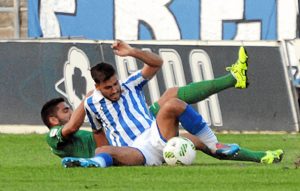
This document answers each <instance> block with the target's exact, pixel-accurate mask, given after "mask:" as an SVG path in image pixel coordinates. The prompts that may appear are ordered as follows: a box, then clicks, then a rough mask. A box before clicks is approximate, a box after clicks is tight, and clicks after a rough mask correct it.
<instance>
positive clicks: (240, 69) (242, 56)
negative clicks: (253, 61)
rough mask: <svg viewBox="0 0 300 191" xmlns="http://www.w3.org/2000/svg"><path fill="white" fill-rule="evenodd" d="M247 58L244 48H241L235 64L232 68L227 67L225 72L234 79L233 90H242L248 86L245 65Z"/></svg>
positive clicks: (246, 64)
mask: <svg viewBox="0 0 300 191" xmlns="http://www.w3.org/2000/svg"><path fill="white" fill-rule="evenodd" d="M247 60H248V56H247V52H246V50H245V48H244V47H243V46H241V47H240V49H239V57H238V60H237V61H236V63H234V64H233V65H232V66H230V67H227V68H226V70H227V71H230V72H231V74H232V75H233V76H234V78H235V79H236V81H237V82H236V84H235V88H239V89H244V88H247V86H248V81H247V80H248V79H247V68H248V67H247V66H248V63H247Z"/></svg>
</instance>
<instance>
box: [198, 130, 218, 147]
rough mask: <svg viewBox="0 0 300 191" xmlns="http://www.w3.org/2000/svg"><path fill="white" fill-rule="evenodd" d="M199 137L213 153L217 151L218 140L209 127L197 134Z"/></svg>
mask: <svg viewBox="0 0 300 191" xmlns="http://www.w3.org/2000/svg"><path fill="white" fill-rule="evenodd" d="M196 136H197V137H199V139H200V140H201V141H202V142H203V143H204V144H205V145H206V146H207V147H208V148H209V149H210V150H211V151H212V152H215V151H216V150H217V147H216V144H217V143H218V139H217V137H216V135H215V134H214V132H213V131H212V130H211V128H209V127H208V126H205V127H204V128H203V129H202V130H201V131H200V132H199V133H197V134H196Z"/></svg>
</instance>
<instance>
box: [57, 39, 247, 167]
mask: <svg viewBox="0 0 300 191" xmlns="http://www.w3.org/2000/svg"><path fill="white" fill-rule="evenodd" d="M112 47H113V49H114V52H115V54H116V55H118V56H133V57H135V58H137V59H140V60H141V61H143V62H144V63H145V65H144V67H143V68H142V70H139V71H137V72H136V73H134V74H132V75H131V76H130V77H129V78H128V79H127V80H126V81H125V82H123V83H120V82H119V80H118V77H117V76H116V74H115V70H114V68H113V67H112V66H111V65H109V64H106V63H100V64H97V65H96V66H94V67H93V68H92V69H91V75H92V78H93V79H94V81H95V83H96V85H95V86H96V90H95V91H94V93H93V95H92V96H89V97H88V98H87V99H86V101H85V109H86V113H87V115H88V118H89V121H90V123H91V126H92V129H93V132H94V138H95V141H96V144H97V146H99V148H98V149H97V152H98V153H100V154H99V155H97V156H98V157H95V159H94V160H93V163H95V164H96V166H97V164H99V165H100V166H101V167H105V166H109V165H112V161H113V159H114V160H115V161H114V162H115V163H116V164H123V165H143V164H144V165H160V164H161V163H162V162H163V157H162V150H163V147H164V146H165V143H166V141H167V140H169V139H170V138H172V137H174V136H177V135H178V123H179V122H180V123H181V124H182V126H183V128H184V129H186V130H187V131H188V132H189V133H191V134H193V135H194V136H196V137H197V138H198V139H199V140H201V141H202V142H203V143H204V144H205V145H206V146H207V148H208V149H209V150H210V152H211V153H213V154H218V155H225V156H232V155H234V154H236V153H237V152H238V151H239V149H240V148H239V146H238V145H235V144H232V145H224V144H221V143H218V140H217V138H216V136H215V135H214V133H213V132H212V130H211V129H210V128H209V127H208V126H207V124H206V122H205V121H204V120H203V118H202V116H201V115H199V114H198V113H197V112H195V111H194V110H193V108H192V107H191V106H189V105H188V104H187V103H189V101H187V103H186V102H184V101H182V100H184V99H185V98H184V97H183V98H182V100H180V99H178V98H177V97H172V98H170V99H167V100H163V101H161V99H160V100H159V101H158V102H157V104H156V106H159V107H158V108H159V112H158V113H157V112H156V113H155V111H153V109H151V112H152V113H154V114H156V118H154V117H153V115H152V114H151V113H149V111H148V109H147V104H146V102H145V98H144V94H143V91H142V88H143V86H144V85H145V84H146V83H147V82H148V80H150V79H151V78H152V77H153V76H154V75H155V74H156V72H157V71H158V70H159V69H160V67H161V65H162V60H161V58H160V57H159V56H158V55H156V54H153V53H151V52H145V51H142V50H140V49H136V48H133V47H131V46H130V45H128V44H126V43H125V42H123V41H116V42H115V43H114V44H113V46H112ZM243 53H244V49H243V48H242V49H241V51H240V55H239V59H238V62H237V63H236V64H234V65H233V66H232V67H230V68H229V70H230V71H231V74H230V75H228V76H227V77H226V82H225V84H226V83H227V84H226V85H228V84H232V83H233V82H234V84H235V87H236V88H245V87H246V85H247V78H246V75H245V72H246V70H247V65H246V64H247V55H246V54H245V53H244V54H243ZM227 88H228V87H227ZM224 89H226V88H224ZM221 90H222V88H220V91H221ZM216 92H218V91H215V93H216ZM178 93H179V92H178ZM103 131H104V132H105V135H106V138H107V140H108V142H109V144H110V146H104V145H105V144H104V142H103V141H104V140H103V139H100V138H98V133H99V132H100V135H101V134H103ZM101 132H102V133H101ZM116 155H117V156H118V157H116ZM96 158H97V159H96ZM68 160H69V159H66V160H63V163H65V164H67V163H68V162H71V163H72V162H74V161H68ZM71 160H73V159H71ZM75 162H78V163H79V164H81V162H80V160H78V161H76V160H75ZM85 162H86V161H85Z"/></svg>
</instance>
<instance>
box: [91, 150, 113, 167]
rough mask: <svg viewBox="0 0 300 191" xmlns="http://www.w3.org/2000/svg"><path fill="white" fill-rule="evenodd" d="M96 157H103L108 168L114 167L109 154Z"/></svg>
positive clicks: (100, 154)
mask: <svg viewBox="0 0 300 191" xmlns="http://www.w3.org/2000/svg"><path fill="white" fill-rule="evenodd" d="M95 157H101V158H103V159H104V161H105V165H106V167H109V166H112V165H113V158H112V156H111V155H110V154H108V153H99V154H97V155H96V156H95Z"/></svg>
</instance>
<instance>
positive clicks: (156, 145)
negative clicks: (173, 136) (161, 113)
mask: <svg viewBox="0 0 300 191" xmlns="http://www.w3.org/2000/svg"><path fill="white" fill-rule="evenodd" d="M165 146H166V140H165V139H164V138H163V137H162V135H161V134H160V132H159V129H158V127H157V124H156V120H155V121H153V122H152V124H151V127H150V128H149V129H146V130H145V131H144V132H143V133H142V134H141V135H139V136H138V137H137V138H136V139H135V140H134V142H133V144H132V145H131V147H133V148H136V149H138V150H139V151H140V152H141V153H142V154H143V155H144V158H145V165H149V166H153V165H161V164H162V163H163V161H164V158H163V149H164V147H165Z"/></svg>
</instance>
